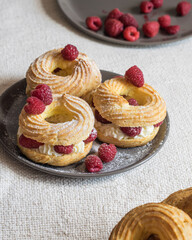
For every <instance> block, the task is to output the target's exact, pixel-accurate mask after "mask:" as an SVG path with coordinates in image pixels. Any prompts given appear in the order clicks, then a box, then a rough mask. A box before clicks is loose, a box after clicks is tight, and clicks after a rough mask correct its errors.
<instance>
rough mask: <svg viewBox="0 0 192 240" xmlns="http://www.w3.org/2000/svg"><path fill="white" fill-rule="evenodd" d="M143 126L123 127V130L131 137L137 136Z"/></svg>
mask: <svg viewBox="0 0 192 240" xmlns="http://www.w3.org/2000/svg"><path fill="white" fill-rule="evenodd" d="M141 130H142V127H121V131H122V132H124V133H125V134H126V135H128V136H129V137H135V136H137V135H139V134H140V133H141Z"/></svg>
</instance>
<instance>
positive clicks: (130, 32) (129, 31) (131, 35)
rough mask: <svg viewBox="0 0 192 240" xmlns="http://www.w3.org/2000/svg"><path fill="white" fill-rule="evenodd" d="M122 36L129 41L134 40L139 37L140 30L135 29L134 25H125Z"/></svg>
mask: <svg viewBox="0 0 192 240" xmlns="http://www.w3.org/2000/svg"><path fill="white" fill-rule="evenodd" d="M123 37H124V38H125V39H126V40H127V41H130V42H135V41H137V40H138V39H139V37H140V32H139V31H137V28H136V27H132V26H130V27H126V28H125V30H124V31H123Z"/></svg>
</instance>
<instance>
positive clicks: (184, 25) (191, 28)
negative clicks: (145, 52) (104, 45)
mask: <svg viewBox="0 0 192 240" xmlns="http://www.w3.org/2000/svg"><path fill="white" fill-rule="evenodd" d="M141 1H142V0H134V1H128V0H95V1H93V0H92V1H91V0H58V3H59V5H60V7H61V9H62V11H63V12H64V14H65V16H66V17H67V18H68V19H69V20H70V22H71V23H72V24H73V25H74V26H75V27H77V28H78V29H80V30H81V31H83V32H84V33H86V34H88V35H90V36H92V37H94V38H98V39H101V40H103V41H107V42H111V43H118V44H123V45H130V46H151V45H156V44H162V43H169V42H173V41H176V40H180V39H183V38H185V37H188V36H191V34H192V24H191V22H192V13H191V12H190V13H189V14H188V15H187V16H184V17H179V16H177V15H176V11H175V9H176V6H177V4H178V3H179V2H180V0H165V1H164V4H163V6H162V7H161V8H159V9H155V10H153V11H152V12H151V13H149V14H141V13H140V8H139V6H140V3H141ZM189 2H191V1H189ZM114 8H119V9H120V10H121V11H122V12H124V13H128V12H129V13H131V14H133V15H134V16H135V18H136V19H137V21H138V23H139V30H141V29H142V25H143V24H144V23H145V22H146V20H149V21H156V20H157V19H158V17H159V16H162V15H165V14H169V15H170V16H171V24H172V25H177V24H178V25H180V27H181V30H180V32H179V33H178V34H176V35H167V34H165V33H164V32H163V31H160V32H159V33H158V35H157V36H155V37H154V38H146V37H144V35H143V33H142V31H140V32H141V36H140V39H139V40H137V41H136V42H129V41H126V40H123V38H119V39H116V38H111V37H108V36H106V35H104V31H103V28H102V29H101V30H100V31H98V32H97V33H95V32H93V31H91V30H89V29H88V28H87V26H86V24H85V19H86V18H87V17H88V16H99V17H101V19H103V20H104V19H105V17H106V15H107V13H108V12H110V11H111V10H112V9H114Z"/></svg>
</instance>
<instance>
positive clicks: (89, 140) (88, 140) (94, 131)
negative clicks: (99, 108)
mask: <svg viewBox="0 0 192 240" xmlns="http://www.w3.org/2000/svg"><path fill="white" fill-rule="evenodd" d="M96 138H97V130H96V129H95V128H93V130H92V131H91V134H90V135H89V137H88V138H87V139H86V140H84V143H89V142H93V141H94V140H95V139H96Z"/></svg>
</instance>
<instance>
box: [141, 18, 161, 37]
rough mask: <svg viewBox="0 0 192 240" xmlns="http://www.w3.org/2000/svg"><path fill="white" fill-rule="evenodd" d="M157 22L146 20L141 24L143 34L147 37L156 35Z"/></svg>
mask: <svg viewBox="0 0 192 240" xmlns="http://www.w3.org/2000/svg"><path fill="white" fill-rule="evenodd" d="M159 26H160V25H159V23H158V22H156V21H153V22H146V23H145V24H144V25H143V32H144V34H145V36H147V37H150V38H152V37H155V36H156V35H157V33H158V32H159Z"/></svg>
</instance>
